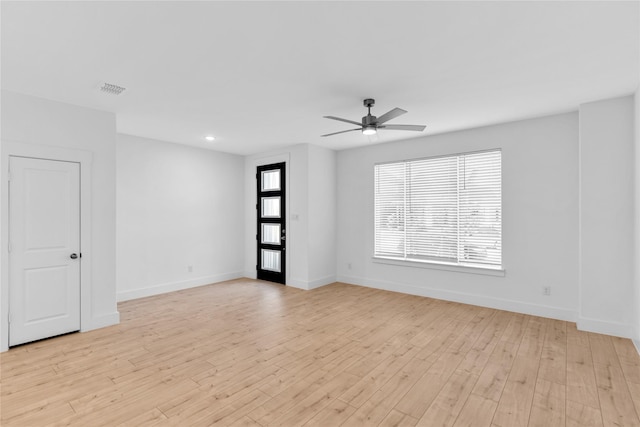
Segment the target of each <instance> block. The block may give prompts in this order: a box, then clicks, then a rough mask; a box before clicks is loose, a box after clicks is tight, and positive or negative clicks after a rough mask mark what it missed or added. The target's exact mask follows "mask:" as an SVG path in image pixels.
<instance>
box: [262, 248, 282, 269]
mask: <svg viewBox="0 0 640 427" xmlns="http://www.w3.org/2000/svg"><path fill="white" fill-rule="evenodd" d="M262 269H263V270H269V271H275V272H277V273H279V272H280V251H271V250H268V249H263V250H262Z"/></svg>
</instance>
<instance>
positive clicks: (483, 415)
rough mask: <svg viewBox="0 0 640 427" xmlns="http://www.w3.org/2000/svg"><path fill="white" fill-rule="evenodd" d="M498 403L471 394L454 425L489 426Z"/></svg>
mask: <svg viewBox="0 0 640 427" xmlns="http://www.w3.org/2000/svg"><path fill="white" fill-rule="evenodd" d="M497 407H498V403H497V402H496V401H494V400H491V399H487V398H485V397H482V396H478V395H476V394H471V395H469V398H468V399H467V401H466V402H465V404H464V407H463V408H462V411H460V414H459V415H458V418H456V421H455V423H454V424H453V426H454V427H488V426H490V425H491V421H492V420H493V414H494V413H495V412H496V408H497Z"/></svg>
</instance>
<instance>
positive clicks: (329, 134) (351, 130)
mask: <svg viewBox="0 0 640 427" xmlns="http://www.w3.org/2000/svg"><path fill="white" fill-rule="evenodd" d="M354 130H362V128H358V129H349V130H343V131H340V132H334V133H328V134H326V135H320V136H331V135H337V134H339V133H345V132H353V131H354Z"/></svg>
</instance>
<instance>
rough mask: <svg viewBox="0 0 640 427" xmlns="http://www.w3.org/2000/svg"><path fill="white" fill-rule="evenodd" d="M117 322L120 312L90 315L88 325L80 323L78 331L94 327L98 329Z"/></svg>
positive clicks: (118, 321) (90, 329)
mask: <svg viewBox="0 0 640 427" xmlns="http://www.w3.org/2000/svg"><path fill="white" fill-rule="evenodd" d="M118 323H120V313H119V312H117V311H114V312H113V313H109V314H103V315H100V316H94V317H92V318H91V323H90V324H89V325H82V327H81V329H80V331H81V332H87V331H92V330H94V329H100V328H104V327H106V326H112V325H117V324H118Z"/></svg>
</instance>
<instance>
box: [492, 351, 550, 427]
mask: <svg viewBox="0 0 640 427" xmlns="http://www.w3.org/2000/svg"><path fill="white" fill-rule="evenodd" d="M538 364H539V359H536V358H530V357H524V356H516V358H515V360H514V361H513V367H512V369H511V372H510V373H509V377H508V378H507V382H506V384H505V386H504V390H503V392H502V396H501V398H500V401H499V402H498V407H497V408H496V412H495V415H494V417H493V423H492V425H493V426H496V427H498V426H499V427H519V426H526V425H527V423H528V422H529V415H530V411H531V405H532V403H533V394H534V391H535V385H536V376H537V372H538Z"/></svg>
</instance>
